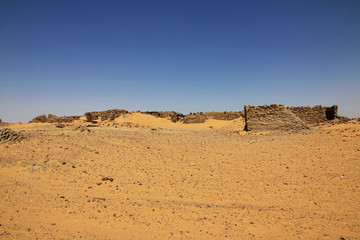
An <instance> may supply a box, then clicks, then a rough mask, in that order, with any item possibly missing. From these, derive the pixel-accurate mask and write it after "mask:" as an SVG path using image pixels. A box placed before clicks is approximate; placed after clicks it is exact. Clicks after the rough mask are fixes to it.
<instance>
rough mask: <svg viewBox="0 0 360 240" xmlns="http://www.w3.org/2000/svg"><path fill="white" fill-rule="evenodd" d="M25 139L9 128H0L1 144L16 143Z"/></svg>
mask: <svg viewBox="0 0 360 240" xmlns="http://www.w3.org/2000/svg"><path fill="white" fill-rule="evenodd" d="M21 139H23V136H21V134H19V133H17V132H15V131H12V130H10V129H9V128H0V143H14V142H16V141H20V140H21Z"/></svg>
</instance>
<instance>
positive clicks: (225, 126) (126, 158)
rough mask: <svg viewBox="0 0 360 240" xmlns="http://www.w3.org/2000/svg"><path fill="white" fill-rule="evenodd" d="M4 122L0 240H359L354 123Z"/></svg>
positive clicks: (359, 138)
mask: <svg viewBox="0 0 360 240" xmlns="http://www.w3.org/2000/svg"><path fill="white" fill-rule="evenodd" d="M86 125H87V123H85V122H84V118H81V119H80V120H77V121H75V122H74V123H70V124H65V127H63V128H58V127H56V124H49V123H42V124H40V123H31V124H11V125H9V126H7V127H8V128H10V129H12V130H14V131H16V132H19V133H21V134H22V135H23V136H24V137H25V138H24V139H23V140H22V141H20V142H17V143H13V144H0V193H1V198H0V211H1V214H0V239H341V238H343V239H360V214H359V213H360V164H359V163H360V124H359V122H358V121H350V122H349V123H346V124H345V123H344V124H330V123H329V124H323V125H321V126H317V127H312V128H311V129H310V130H302V131H283V132H263V133H257V134H253V133H247V132H244V131H243V128H244V123H243V120H242V119H241V118H239V119H235V120H232V121H221V120H212V119H210V120H206V122H205V123H202V124H187V125H186V124H181V123H172V122H171V121H170V120H169V119H161V118H156V117H154V116H150V115H145V114H141V113H133V114H129V115H126V116H121V117H119V118H117V119H115V120H114V121H112V122H110V121H104V122H101V123H99V124H97V125H99V126H98V127H84V126H86Z"/></svg>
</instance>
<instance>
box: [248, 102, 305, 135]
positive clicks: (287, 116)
mask: <svg viewBox="0 0 360 240" xmlns="http://www.w3.org/2000/svg"><path fill="white" fill-rule="evenodd" d="M244 110H245V130H246V131H256V132H261V131H274V130H300V129H308V128H309V126H308V125H307V124H306V123H305V122H304V121H302V120H301V119H300V118H299V117H297V116H296V115H295V114H294V113H293V112H291V111H290V110H289V109H286V108H285V107H284V105H283V104H272V105H264V106H245V107H244Z"/></svg>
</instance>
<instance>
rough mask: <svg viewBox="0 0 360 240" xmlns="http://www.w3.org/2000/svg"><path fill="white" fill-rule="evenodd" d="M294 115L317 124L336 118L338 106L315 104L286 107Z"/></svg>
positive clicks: (309, 122)
mask: <svg viewBox="0 0 360 240" xmlns="http://www.w3.org/2000/svg"><path fill="white" fill-rule="evenodd" d="M287 109H289V110H290V111H292V112H293V113H294V114H295V115H296V116H298V117H299V118H300V119H301V120H303V121H304V122H306V123H308V124H317V123H322V122H326V121H328V120H334V119H336V118H337V110H338V106H337V105H334V106H332V107H323V106H321V105H317V106H314V107H309V106H307V107H288V108H287Z"/></svg>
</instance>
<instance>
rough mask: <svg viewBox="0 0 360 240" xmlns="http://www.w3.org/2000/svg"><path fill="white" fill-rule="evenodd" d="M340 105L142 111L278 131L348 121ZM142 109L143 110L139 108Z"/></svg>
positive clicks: (46, 119) (107, 116)
mask: <svg viewBox="0 0 360 240" xmlns="http://www.w3.org/2000/svg"><path fill="white" fill-rule="evenodd" d="M337 111H338V106H337V105H334V106H331V107H323V106H321V105H318V106H314V107H286V108H285V107H284V105H283V104H272V105H264V106H244V111H225V112H205V113H203V112H200V113H190V114H188V115H183V114H181V113H178V112H175V111H162V112H161V111H160V112H156V111H152V112H141V113H143V114H149V115H152V116H155V117H159V118H170V120H171V121H172V122H182V123H183V124H192V123H204V122H205V121H206V120H207V119H216V120H224V121H230V120H234V119H237V118H240V117H244V118H245V130H246V131H274V130H299V129H307V128H309V125H316V124H320V123H323V122H327V121H331V120H334V119H337V120H343V121H347V120H349V119H347V118H344V117H340V116H338V115H337ZM138 112H140V111H138ZM128 113H129V112H128V111H126V110H123V109H112V110H107V111H97V112H87V113H85V117H86V121H87V122H94V123H95V122H96V120H98V119H99V118H100V119H101V121H105V120H110V121H112V120H114V119H115V118H118V117H120V116H123V115H126V114H128ZM79 118H80V117H79V116H68V117H65V116H64V117H57V116H55V115H52V114H49V115H48V116H46V115H44V114H43V115H40V116H37V117H36V118H34V119H33V120H31V121H30V123H32V122H36V123H64V122H73V121H74V120H76V119H79Z"/></svg>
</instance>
